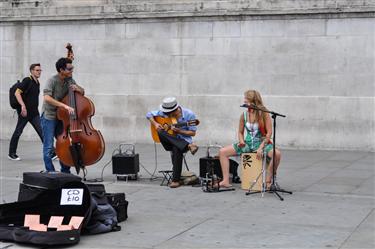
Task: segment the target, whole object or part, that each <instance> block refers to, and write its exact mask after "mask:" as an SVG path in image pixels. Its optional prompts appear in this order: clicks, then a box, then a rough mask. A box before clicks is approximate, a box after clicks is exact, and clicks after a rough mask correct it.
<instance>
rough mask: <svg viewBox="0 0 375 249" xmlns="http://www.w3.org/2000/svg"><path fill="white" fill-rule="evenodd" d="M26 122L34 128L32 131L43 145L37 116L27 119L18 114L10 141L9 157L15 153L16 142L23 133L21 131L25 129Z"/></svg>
mask: <svg viewBox="0 0 375 249" xmlns="http://www.w3.org/2000/svg"><path fill="white" fill-rule="evenodd" d="M28 122H30V124H31V125H32V126H33V127H34V130H35V131H36V133H38V135H39V137H40V140H41V141H42V143H43V134H42V128H41V126H40V118H39V115H36V116H35V117H32V118H29V117H23V116H22V115H21V114H19V115H18V121H17V125H16V129H15V130H14V132H13V135H12V138H11V139H10V144H9V155H11V154H16V153H17V147H18V141H19V139H20V136H21V134H22V132H23V129H24V128H25V126H26V125H27V123H28Z"/></svg>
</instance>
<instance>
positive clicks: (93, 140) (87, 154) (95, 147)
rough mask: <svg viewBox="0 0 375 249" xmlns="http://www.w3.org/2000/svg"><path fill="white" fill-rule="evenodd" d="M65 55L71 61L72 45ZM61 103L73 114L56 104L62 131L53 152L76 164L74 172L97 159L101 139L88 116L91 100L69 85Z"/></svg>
mask: <svg viewBox="0 0 375 249" xmlns="http://www.w3.org/2000/svg"><path fill="white" fill-rule="evenodd" d="M66 48H67V50H68V54H67V58H69V59H71V60H73V59H74V53H73V48H72V46H71V44H69V43H68V44H67V46H66ZM62 102H63V103H64V104H66V105H68V106H70V107H72V108H73V109H74V113H72V114H69V112H68V111H67V110H66V109H64V108H62V107H59V108H58V109H57V119H59V120H61V121H62V123H63V125H62V132H61V133H60V134H59V135H58V136H57V141H56V154H57V156H58V157H59V159H60V161H62V162H63V163H64V164H65V165H67V166H71V167H75V168H76V171H77V174H79V171H80V169H84V168H85V166H89V165H92V164H94V163H96V162H98V161H99V160H100V159H101V158H102V157H103V155H104V151H105V145H104V139H103V136H102V134H101V133H100V131H98V130H95V129H94V127H93V126H92V123H91V117H92V116H94V114H95V107H94V104H93V102H92V101H91V100H90V99H89V98H87V97H85V96H83V95H82V94H81V93H80V92H77V91H73V90H72V89H71V88H69V93H68V95H67V96H65V97H64V98H63V100H62Z"/></svg>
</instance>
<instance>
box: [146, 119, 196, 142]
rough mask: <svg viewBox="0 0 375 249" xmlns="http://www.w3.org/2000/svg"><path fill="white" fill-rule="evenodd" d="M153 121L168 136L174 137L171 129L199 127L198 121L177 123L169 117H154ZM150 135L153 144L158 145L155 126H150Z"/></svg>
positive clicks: (158, 140)
mask: <svg viewBox="0 0 375 249" xmlns="http://www.w3.org/2000/svg"><path fill="white" fill-rule="evenodd" d="M154 119H155V121H156V122H157V123H159V124H161V125H162V126H163V129H164V130H165V131H166V132H168V133H169V134H170V135H172V136H175V135H176V134H175V132H173V130H172V127H176V128H180V127H184V126H197V125H199V120H198V119H192V120H189V121H187V122H180V123H177V119H175V118H169V117H159V116H156V117H154ZM151 135H152V139H153V140H154V142H155V143H160V139H159V135H158V131H157V130H156V128H155V126H153V125H152V124H151Z"/></svg>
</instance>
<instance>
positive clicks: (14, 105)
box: [9, 76, 32, 109]
mask: <svg viewBox="0 0 375 249" xmlns="http://www.w3.org/2000/svg"><path fill="white" fill-rule="evenodd" d="M30 79H31V76H30ZM31 85H32V84H30V85H29V87H28V88H27V89H26V91H25V93H24V94H25V95H26V94H27V92H28V91H29V90H30V88H31ZM20 86H21V81H19V80H17V82H16V83H14V84H13V85H12V86H11V87H10V88H9V104H10V107H12V109H17V108H19V107H20V104H19V103H18V101H17V98H16V96H15V95H14V94H15V93H16V90H17V88H20Z"/></svg>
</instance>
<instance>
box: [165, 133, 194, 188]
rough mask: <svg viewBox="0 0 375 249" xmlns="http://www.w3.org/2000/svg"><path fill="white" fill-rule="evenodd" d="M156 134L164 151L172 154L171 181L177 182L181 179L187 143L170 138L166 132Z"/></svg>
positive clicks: (179, 139)
mask: <svg viewBox="0 0 375 249" xmlns="http://www.w3.org/2000/svg"><path fill="white" fill-rule="evenodd" d="M158 134H159V139H160V143H161V144H162V145H163V147H164V149H165V150H166V151H170V152H171V153H172V155H171V156H172V165H173V178H172V181H179V180H180V178H181V171H182V160H183V156H184V153H185V152H186V151H187V150H188V145H189V143H188V142H186V141H185V140H183V139H181V138H177V137H174V136H171V135H170V134H168V133H167V132H166V131H159V132H158Z"/></svg>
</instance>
